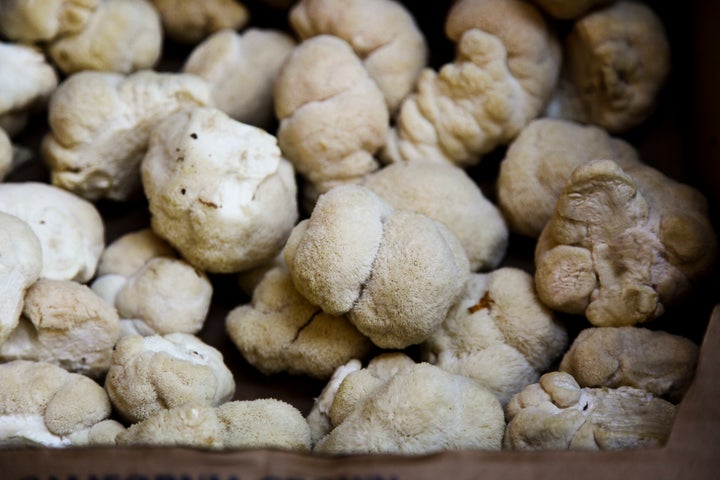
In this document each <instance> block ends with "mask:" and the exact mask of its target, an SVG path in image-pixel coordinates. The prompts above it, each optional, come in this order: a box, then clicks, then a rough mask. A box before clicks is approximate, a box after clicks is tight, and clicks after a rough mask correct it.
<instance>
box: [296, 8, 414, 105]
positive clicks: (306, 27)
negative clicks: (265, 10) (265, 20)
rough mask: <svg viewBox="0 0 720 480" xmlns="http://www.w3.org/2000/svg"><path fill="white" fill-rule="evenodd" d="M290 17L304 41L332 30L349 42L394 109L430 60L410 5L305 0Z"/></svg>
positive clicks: (335, 34)
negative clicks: (409, 7) (408, 7)
mask: <svg viewBox="0 0 720 480" xmlns="http://www.w3.org/2000/svg"><path fill="white" fill-rule="evenodd" d="M289 20H290V24H291V26H292V27H293V29H294V30H295V32H296V33H297V34H298V36H299V37H300V38H301V39H302V40H307V39H308V38H311V37H314V36H317V35H323V34H327V35H334V36H336V37H339V38H342V39H343V40H345V41H346V42H348V43H349V44H350V46H352V48H353V50H354V51H355V53H356V54H357V55H358V57H360V58H361V59H362V62H363V65H364V66H365V69H366V70H367V71H368V73H369V74H370V77H372V79H373V80H375V83H377V85H378V87H380V90H381V91H382V93H383V95H384V97H385V101H386V103H387V106H388V108H389V110H390V111H391V112H392V111H394V110H396V109H397V107H398V106H399V105H400V102H401V101H402V100H403V98H405V97H406V96H407V95H408V94H409V93H410V91H411V90H412V89H413V87H414V86H415V81H416V79H417V77H418V75H419V74H420V71H421V70H422V68H423V67H424V66H425V64H426V63H427V57H428V48H427V45H426V43H425V38H424V37H423V35H422V32H421V31H420V30H419V29H418V28H417V25H415V21H414V19H413V17H412V15H411V14H410V12H409V11H408V10H407V9H406V7H405V6H404V5H403V4H401V3H400V2H396V1H394V0H340V1H338V0H301V1H300V2H297V3H296V4H295V5H294V6H293V8H292V10H290V15H289Z"/></svg>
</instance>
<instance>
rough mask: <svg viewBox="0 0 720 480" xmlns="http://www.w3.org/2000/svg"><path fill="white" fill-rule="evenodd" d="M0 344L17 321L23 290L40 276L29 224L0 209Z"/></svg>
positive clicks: (36, 245) (37, 242) (36, 247)
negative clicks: (0, 281) (0, 279)
mask: <svg viewBox="0 0 720 480" xmlns="http://www.w3.org/2000/svg"><path fill="white" fill-rule="evenodd" d="M0 252H2V254H0V278H2V279H3V281H2V283H0V348H2V344H3V343H4V342H5V340H6V339H7V337H8V336H9V335H10V334H11V332H12V331H13V330H15V328H16V327H17V325H18V321H19V319H20V315H21V313H22V309H23V304H24V302H25V300H24V299H25V293H26V292H27V289H28V288H30V286H31V285H32V284H34V283H35V281H36V280H37V279H38V278H40V272H41V270H42V249H41V247H40V240H39V239H38V237H37V235H35V233H34V232H33V230H32V228H30V226H29V225H28V224H27V223H26V222H24V221H23V220H21V219H19V218H18V217H16V216H14V215H9V214H7V213H2V212H0Z"/></svg>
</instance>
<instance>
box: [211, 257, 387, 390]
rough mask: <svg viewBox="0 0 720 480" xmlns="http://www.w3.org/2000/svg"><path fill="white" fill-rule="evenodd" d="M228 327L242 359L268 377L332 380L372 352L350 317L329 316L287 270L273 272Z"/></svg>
mask: <svg viewBox="0 0 720 480" xmlns="http://www.w3.org/2000/svg"><path fill="white" fill-rule="evenodd" d="M225 326H226V330H227V332H228V334H229V335H230V338H231V340H232V341H233V343H234V344H235V346H236V347H237V348H238V349H239V350H240V352H241V353H242V355H243V357H244V358H245V359H246V360H247V361H248V362H249V363H250V364H251V365H253V366H255V367H256V368H257V369H258V370H260V371H261V372H263V373H264V374H266V375H270V374H275V373H279V372H289V373H291V374H304V375H309V376H311V377H316V378H323V379H327V378H329V377H330V375H332V373H333V371H334V370H335V369H336V368H337V367H339V366H340V365H343V364H345V363H346V362H348V361H349V360H351V359H353V358H364V357H365V356H367V355H368V354H369V353H370V351H372V349H373V344H372V342H370V340H369V339H368V338H367V337H365V336H364V335H362V334H361V333H360V332H358V331H357V329H356V328H355V327H354V326H353V325H352V324H351V323H350V322H349V320H348V319H347V318H345V317H344V316H335V315H330V314H327V313H325V312H323V311H322V310H320V308H318V307H316V306H315V305H312V304H311V303H310V302H308V301H307V299H305V297H303V296H302V295H300V293H299V292H298V291H297V289H296V288H295V286H294V285H293V282H292V278H291V277H290V272H288V271H287V269H286V268H284V267H276V268H274V269H272V270H270V271H268V272H267V273H266V274H265V276H264V278H263V280H262V281H261V282H260V284H259V285H258V286H257V287H256V288H255V290H254V292H253V296H252V302H251V303H250V304H248V305H241V306H239V307H237V308H235V309H233V310H231V311H230V313H228V315H227V318H226V320H225Z"/></svg>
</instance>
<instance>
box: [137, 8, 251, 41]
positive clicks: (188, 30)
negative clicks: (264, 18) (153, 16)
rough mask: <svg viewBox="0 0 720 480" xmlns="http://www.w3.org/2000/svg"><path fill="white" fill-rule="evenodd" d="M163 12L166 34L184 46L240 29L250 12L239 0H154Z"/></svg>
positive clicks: (161, 14)
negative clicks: (221, 31) (212, 35)
mask: <svg viewBox="0 0 720 480" xmlns="http://www.w3.org/2000/svg"><path fill="white" fill-rule="evenodd" d="M150 1H151V2H152V4H153V5H154V6H155V8H157V10H158V12H160V16H161V18H162V25H163V29H164V31H165V35H167V37H168V38H171V39H173V40H175V41H176V42H180V43H190V44H194V43H198V42H200V41H201V40H203V39H204V38H205V37H207V36H208V35H211V34H213V33H215V32H219V31H220V30H224V29H231V30H240V29H241V28H242V27H244V26H245V24H246V23H247V22H248V20H249V12H248V10H247V8H245V6H244V5H242V3H240V2H237V1H235V0H203V1H202V2H198V1H195V0H150Z"/></svg>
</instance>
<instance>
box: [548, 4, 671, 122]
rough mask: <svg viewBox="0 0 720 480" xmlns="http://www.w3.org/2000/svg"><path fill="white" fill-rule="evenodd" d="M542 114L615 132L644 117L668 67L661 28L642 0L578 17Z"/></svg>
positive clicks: (666, 43) (650, 108)
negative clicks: (556, 80)
mask: <svg viewBox="0 0 720 480" xmlns="http://www.w3.org/2000/svg"><path fill="white" fill-rule="evenodd" d="M564 52H565V56H564V59H563V61H564V64H563V67H562V71H563V73H562V74H561V79H560V82H559V87H558V89H557V92H556V94H555V95H554V97H553V99H552V100H551V102H550V103H549V104H548V106H547V109H546V114H547V115H549V116H552V117H559V118H567V119H571V120H575V121H579V122H583V123H592V124H595V125H599V126H601V127H604V128H605V129H607V130H608V131H609V132H612V133H619V132H624V131H626V130H629V129H630V128H632V127H635V126H637V125H639V124H641V123H642V122H644V121H645V120H646V119H647V118H648V117H649V116H650V114H651V113H652V112H653V111H654V110H655V107H656V100H657V96H658V94H659V92H660V90H661V89H662V87H663V86H664V84H665V81H666V80H667V77H668V74H669V71H670V64H671V60H670V46H669V43H668V39H667V37H666V33H665V28H664V26H663V24H662V21H661V20H660V18H659V17H658V16H657V15H656V14H655V12H653V10H652V9H651V8H650V7H649V6H647V5H645V4H644V3H642V2H633V1H619V2H614V3H613V4H612V5H609V6H607V7H605V8H602V9H599V10H595V11H593V12H590V13H589V14H587V15H585V16H583V17H581V18H580V19H578V20H577V21H576V22H575V24H574V26H573V28H572V30H571V31H570V33H569V34H568V36H567V38H566V40H565V47H564Z"/></svg>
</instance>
